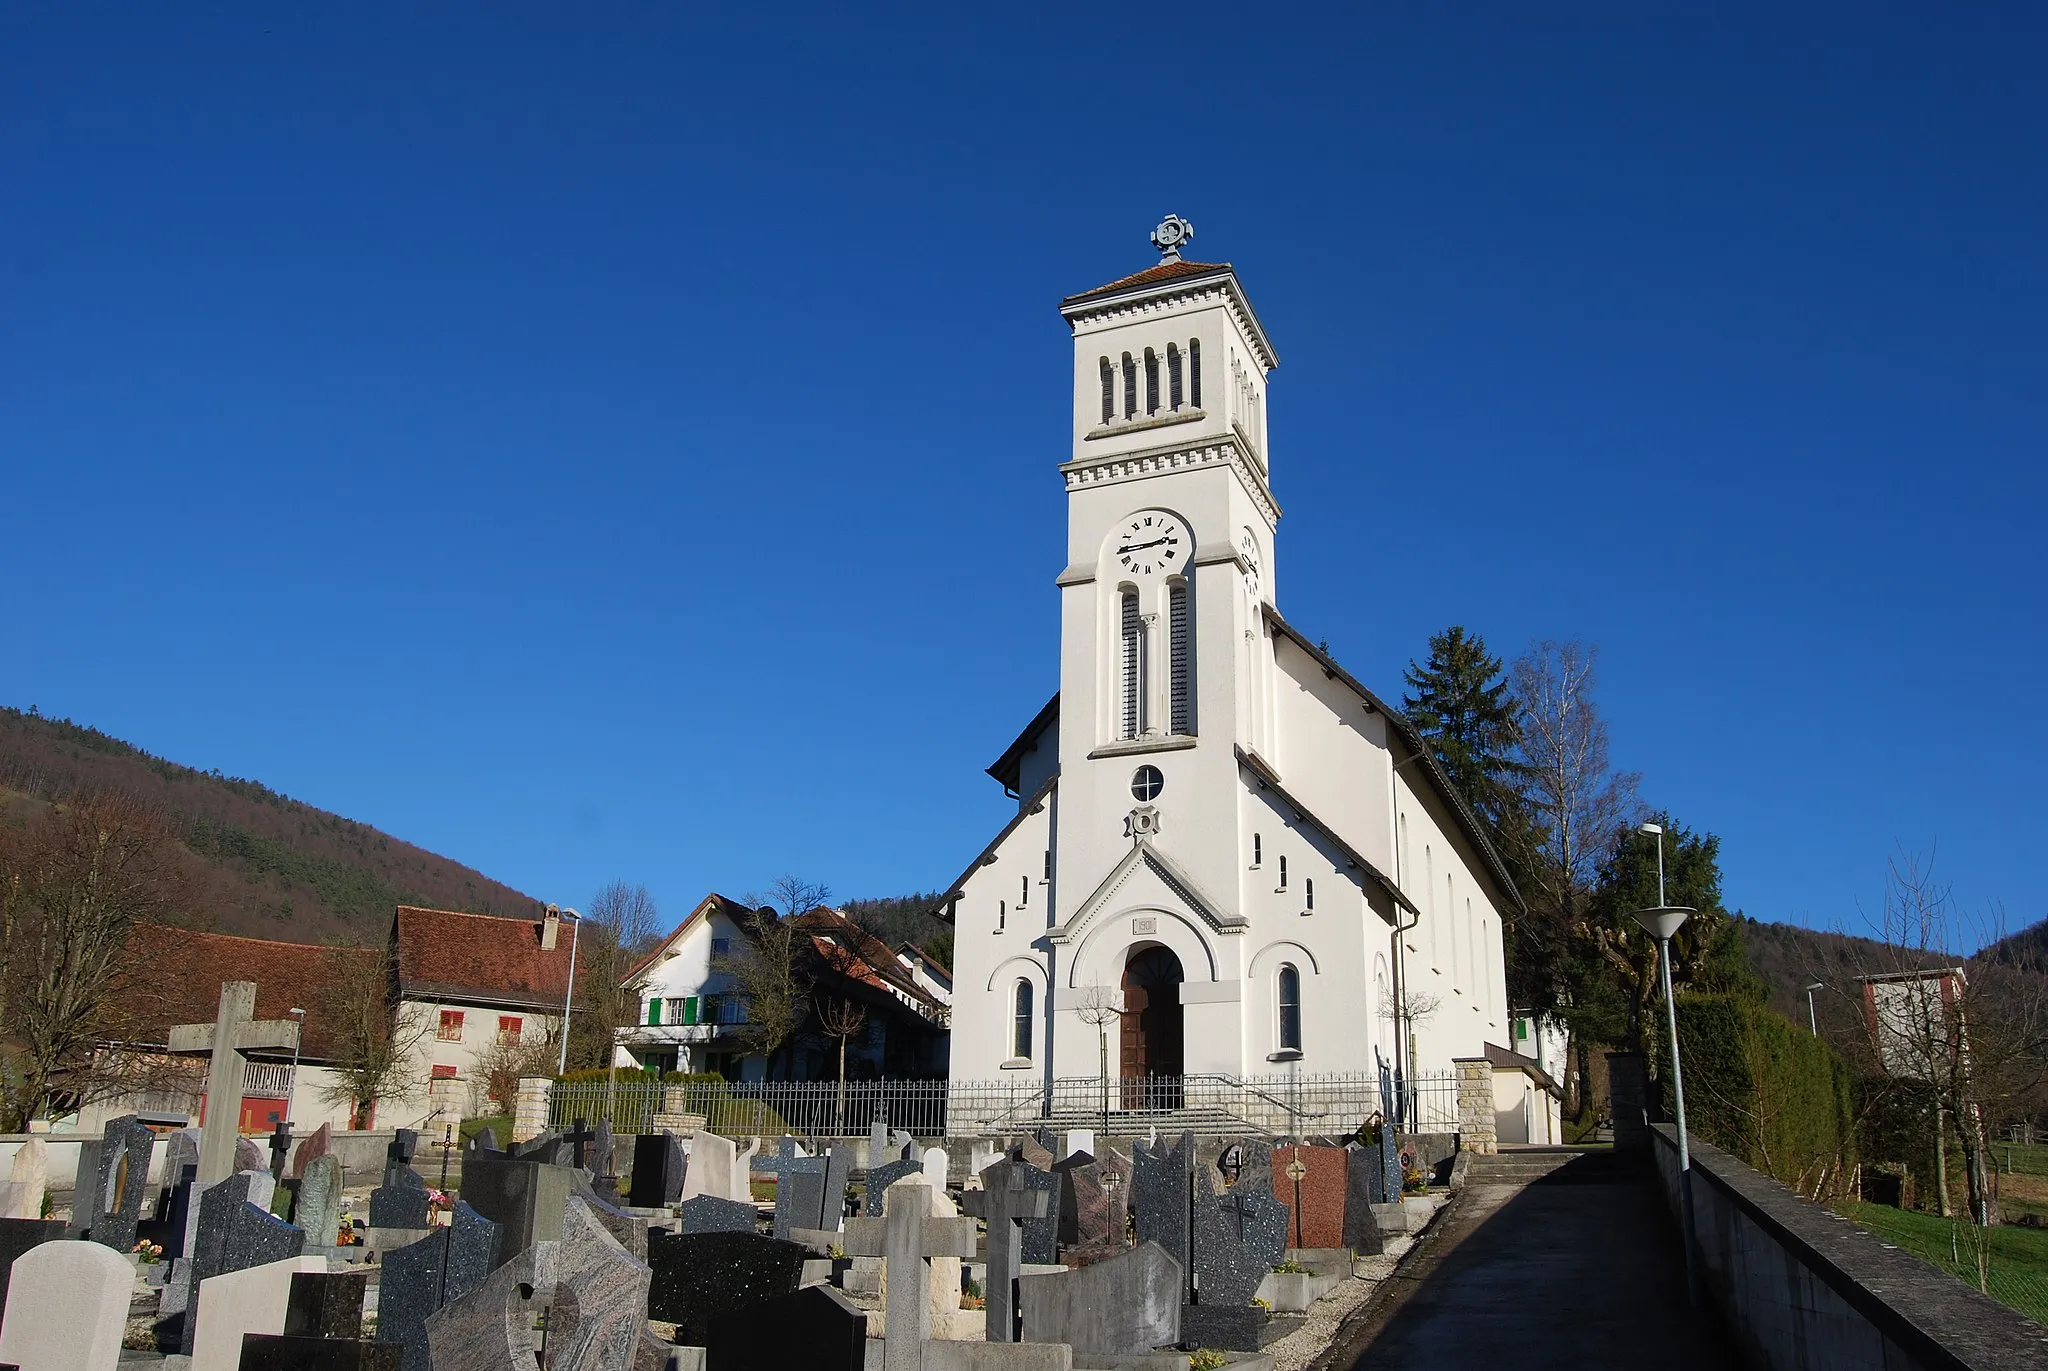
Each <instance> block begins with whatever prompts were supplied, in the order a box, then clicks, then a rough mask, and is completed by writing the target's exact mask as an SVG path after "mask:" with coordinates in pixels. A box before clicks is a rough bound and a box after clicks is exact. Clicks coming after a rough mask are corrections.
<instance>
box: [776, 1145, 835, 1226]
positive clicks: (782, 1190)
mask: <svg viewBox="0 0 2048 1371" xmlns="http://www.w3.org/2000/svg"><path fill="white" fill-rule="evenodd" d="M824 1213H825V1159H824V1158H823V1157H785V1158H783V1159H782V1166H781V1170H780V1173H779V1174H778V1175H777V1176H776V1178H775V1236H776V1237H778V1238H787V1237H788V1236H789V1235H790V1231H791V1230H792V1229H797V1228H819V1227H822V1226H823V1223H824Z"/></svg>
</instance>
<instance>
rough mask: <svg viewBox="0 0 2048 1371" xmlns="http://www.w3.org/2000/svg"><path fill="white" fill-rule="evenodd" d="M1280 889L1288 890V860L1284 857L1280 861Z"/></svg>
mask: <svg viewBox="0 0 2048 1371" xmlns="http://www.w3.org/2000/svg"><path fill="white" fill-rule="evenodd" d="M1280 888H1281V889H1282V890H1285V889H1287V858H1286V857H1284V856H1283V857H1282V858H1281V859H1280Z"/></svg>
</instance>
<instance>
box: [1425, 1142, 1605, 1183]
mask: <svg viewBox="0 0 2048 1371" xmlns="http://www.w3.org/2000/svg"><path fill="white" fill-rule="evenodd" d="M1628 1169H1629V1159H1628V1158H1627V1157H1618V1156H1616V1155H1615V1153H1614V1152H1613V1151H1612V1150H1611V1149H1609V1148H1605V1147H1504V1148H1502V1149H1501V1150H1500V1151H1499V1152H1496V1153H1494V1154H1493V1155H1492V1156H1475V1157H1473V1158H1472V1161H1471V1163H1470V1169H1469V1170H1468V1171H1467V1172H1466V1173H1465V1183H1466V1184H1467V1185H1504V1186H1512V1187H1514V1188H1516V1189H1520V1188H1521V1187H1523V1186H1525V1185H1534V1184H1536V1183H1538V1182H1548V1183H1552V1184H1562V1185H1573V1184H1582V1183H1593V1184H1598V1183H1601V1182H1604V1181H1608V1180H1615V1179H1620V1178H1621V1175H1622V1173H1625V1172H1627V1171H1628Z"/></svg>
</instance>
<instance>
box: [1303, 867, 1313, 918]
mask: <svg viewBox="0 0 2048 1371" xmlns="http://www.w3.org/2000/svg"><path fill="white" fill-rule="evenodd" d="M1301 906H1302V908H1303V909H1306V910H1307V911H1308V912H1309V913H1311V914H1313V913H1315V912H1316V878H1315V877H1313V876H1310V877H1309V878H1308V879H1306V880H1304V881H1303V882H1302V883H1301Z"/></svg>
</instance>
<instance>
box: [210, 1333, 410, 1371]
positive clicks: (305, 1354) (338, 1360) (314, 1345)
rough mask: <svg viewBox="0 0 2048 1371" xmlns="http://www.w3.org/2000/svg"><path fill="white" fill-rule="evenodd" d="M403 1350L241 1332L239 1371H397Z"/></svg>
mask: <svg viewBox="0 0 2048 1371" xmlns="http://www.w3.org/2000/svg"><path fill="white" fill-rule="evenodd" d="M402 1353H403V1349H402V1348H400V1347H397V1346H396V1345H394V1344H392V1343H388V1342H360V1341H357V1340H354V1339H350V1340H348V1341H346V1342H343V1341H339V1340H336V1339H332V1338H306V1337H295V1336H293V1335H291V1334H285V1335H283V1336H280V1335H278V1334H275V1333H244V1334H243V1335H242V1360H241V1361H240V1363H238V1365H239V1368H240V1371H400V1369H401V1367H402V1366H403V1365H404V1363H403V1361H402V1360H401V1359H400V1358H401V1356H402Z"/></svg>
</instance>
